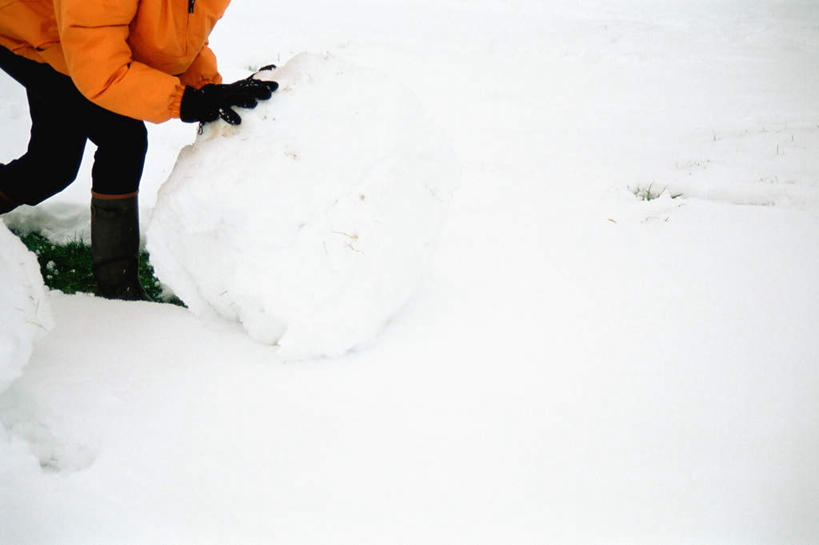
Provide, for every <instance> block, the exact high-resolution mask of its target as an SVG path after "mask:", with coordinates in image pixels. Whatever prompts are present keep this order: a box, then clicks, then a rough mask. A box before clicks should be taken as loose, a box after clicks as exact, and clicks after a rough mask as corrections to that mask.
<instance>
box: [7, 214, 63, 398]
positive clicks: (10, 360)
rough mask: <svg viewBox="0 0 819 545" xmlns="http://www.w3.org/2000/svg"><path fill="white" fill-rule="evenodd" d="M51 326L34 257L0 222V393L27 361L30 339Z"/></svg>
mask: <svg viewBox="0 0 819 545" xmlns="http://www.w3.org/2000/svg"><path fill="white" fill-rule="evenodd" d="M52 327H53V319H52V316H51V308H50V307H49V304H48V300H47V299H46V295H45V286H44V285H43V278H42V276H40V267H39V265H38V264H37V258H36V257H35V256H34V254H33V253H31V252H29V251H28V249H27V248H26V247H25V246H24V245H23V243H22V242H20V239H18V238H17V237H16V236H14V235H13V234H12V233H11V231H9V230H8V228H7V227H6V225H5V224H4V223H3V222H2V221H0V393H1V392H3V391H4V390H5V389H6V388H7V387H8V386H9V384H11V382H12V381H13V380H14V379H16V378H17V377H18V376H19V375H20V372H21V370H22V369H23V367H24V366H25V365H26V363H28V360H29V357H31V350H32V346H33V343H34V341H35V340H36V339H37V338H39V337H40V336H42V335H44V334H45V333H46V332H48V330H50V329H51V328H52Z"/></svg>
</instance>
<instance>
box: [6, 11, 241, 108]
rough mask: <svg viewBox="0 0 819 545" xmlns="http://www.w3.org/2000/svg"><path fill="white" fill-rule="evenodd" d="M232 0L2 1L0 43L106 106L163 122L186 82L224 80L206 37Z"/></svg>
mask: <svg viewBox="0 0 819 545" xmlns="http://www.w3.org/2000/svg"><path fill="white" fill-rule="evenodd" d="M229 1H230V0H188V1H185V0H119V1H117V2H110V1H107V0H5V1H3V0H0V46H3V47H5V48H7V49H9V50H10V51H12V52H13V53H15V54H16V55H20V56H23V57H25V58H28V59H31V60H34V61H37V62H41V63H42V62H45V63H48V64H49V65H51V67H52V68H54V69H55V70H56V71H58V72H60V73H62V74H66V75H69V76H70V77H71V79H72V80H73V81H74V84H75V85H76V86H77V88H78V89H79V90H80V92H81V93H82V94H83V95H84V96H86V97H88V98H89V99H90V100H92V101H93V102H94V103H95V104H97V105H99V106H101V107H103V108H105V109H106V110H110V111H113V112H116V113H119V114H121V115H125V116H128V117H132V118H134V119H140V120H146V121H152V122H155V123H160V122H162V121H166V120H168V119H171V118H174V117H179V108H180V104H181V101H182V96H183V94H184V91H185V86H191V87H194V88H200V87H202V86H203V85H206V84H208V83H216V84H218V83H221V81H222V80H221V77H220V76H219V73H218V70H217V67H216V57H215V56H214V54H213V52H212V51H211V50H210V49H209V48H208V47H207V39H208V35H209V34H210V32H211V30H212V29H213V26H214V25H215V24H216V22H217V21H218V20H219V19H220V18H221V17H222V14H223V13H224V11H225V9H226V8H227V5H228V3H229ZM177 75H178V77H177Z"/></svg>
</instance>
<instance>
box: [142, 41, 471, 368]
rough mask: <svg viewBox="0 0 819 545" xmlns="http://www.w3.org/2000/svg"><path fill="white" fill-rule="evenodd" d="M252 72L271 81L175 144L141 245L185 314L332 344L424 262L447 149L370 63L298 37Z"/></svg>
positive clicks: (444, 186) (357, 338)
mask: <svg viewBox="0 0 819 545" xmlns="http://www.w3.org/2000/svg"><path fill="white" fill-rule="evenodd" d="M256 77H259V78H261V79H269V80H276V81H278V83H279V85H280V88H279V90H278V92H276V93H275V94H274V95H273V98H272V99H271V100H269V101H265V102H262V103H261V104H260V105H259V106H258V107H257V108H256V109H255V110H253V111H250V110H244V111H242V110H240V112H241V115H242V118H243V122H242V124H241V125H240V126H237V127H232V126H230V125H227V124H226V123H224V122H219V123H214V124H210V125H208V126H207V127H206V128H205V130H204V132H203V134H202V135H201V136H199V138H197V140H196V142H195V143H194V144H193V145H191V146H188V147H186V148H185V149H183V150H182V152H181V153H180V155H179V159H178V161H177V164H176V167H175V168H174V170H173V173H172V174H171V177H170V179H169V180H168V182H167V183H166V184H165V185H164V186H163V187H162V188H161V190H160V192H159V197H158V200H157V204H156V207H155V209H154V213H153V217H152V220H151V224H150V230H149V232H148V250H149V251H150V253H151V257H152V261H153V263H154V267H155V268H156V271H157V274H158V276H159V278H160V279H161V280H162V281H163V282H165V283H166V284H167V285H169V286H170V287H171V288H172V289H173V291H174V292H175V293H176V294H177V295H178V296H179V297H181V298H182V300H184V301H185V303H186V304H187V305H188V306H189V307H190V308H191V309H192V310H193V312H195V313H196V314H200V315H205V314H212V313H214V312H215V313H217V314H219V315H221V316H223V317H225V318H228V319H231V320H238V321H240V322H241V323H242V324H243V325H244V327H245V328H246V329H247V331H248V333H249V334H250V335H251V336H252V337H253V338H254V339H257V340H259V341H261V342H264V343H268V344H276V345H278V346H279V349H280V353H281V354H282V355H283V356H285V357H288V358H306V357H312V356H324V355H326V356H335V355H339V354H342V353H344V352H345V351H347V350H349V349H351V348H353V347H355V346H357V345H359V344H361V343H364V342H366V341H368V340H370V339H372V338H373V337H374V336H375V335H376V334H377V333H378V332H379V331H380V330H381V329H382V327H383V326H384V324H385V323H386V322H387V320H389V319H390V318H391V317H392V316H393V315H394V314H395V313H396V312H397V311H398V310H399V309H400V308H401V306H402V305H404V304H405V303H406V301H407V300H408V298H409V296H410V295H411V293H412V291H413V289H414V288H415V287H416V285H417V283H418V281H419V279H420V277H421V275H422V273H423V271H424V270H425V269H426V268H427V267H428V266H429V261H430V257H431V255H432V251H433V250H434V247H435V241H436V239H437V238H438V235H439V232H440V228H441V224H442V220H443V218H444V213H445V211H446V207H447V204H448V203H449V201H450V198H451V192H452V188H453V187H454V185H455V183H456V180H455V177H456V175H457V170H456V165H455V161H454V159H453V157H452V151H451V148H450V147H449V146H447V145H446V142H445V141H444V140H443V139H442V137H440V136H438V133H437V131H436V129H435V127H434V126H433V124H432V123H431V122H430V120H429V119H428V118H427V116H426V115H425V114H424V112H423V109H422V108H421V106H420V103H419V102H418V100H417V98H415V96H414V95H413V94H412V93H411V92H410V91H409V90H408V89H406V88H404V87H403V86H402V85H400V84H397V83H396V82H394V81H393V80H391V79H390V78H388V77H386V76H384V75H382V74H380V73H378V72H376V71H373V70H367V69H364V68H359V67H356V66H354V65H351V64H349V63H346V62H343V61H340V60H338V59H336V58H334V57H332V56H330V55H312V54H307V53H304V54H300V55H298V56H296V57H295V58H294V59H292V60H291V61H289V62H288V63H287V64H286V65H285V66H283V67H282V68H280V69H278V70H274V71H269V70H265V71H262V72H260V73H259V74H258V75H257V76H256Z"/></svg>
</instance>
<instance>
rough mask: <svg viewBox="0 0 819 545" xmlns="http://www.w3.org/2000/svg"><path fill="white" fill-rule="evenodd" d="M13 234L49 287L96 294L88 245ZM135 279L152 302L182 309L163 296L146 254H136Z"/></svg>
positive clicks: (174, 300) (171, 298)
mask: <svg viewBox="0 0 819 545" xmlns="http://www.w3.org/2000/svg"><path fill="white" fill-rule="evenodd" d="M15 234H16V235H17V236H18V237H20V240H22V241H23V244H25V245H26V247H27V248H28V249H29V250H31V251H32V252H34V254H35V255H36V256H37V261H38V262H39V263H40V273H41V274H42V275H43V280H44V281H45V284H46V285H47V286H48V287H49V288H51V289H55V290H60V291H61V292H63V293H92V294H94V295H99V292H98V290H97V283H96V281H95V280H94V273H93V271H92V268H91V247H90V246H88V245H87V244H85V243H84V242H82V241H79V240H78V241H72V242H69V243H68V244H54V243H53V242H51V241H50V240H48V239H47V238H46V237H44V236H43V235H41V234H39V233H29V234H26V235H23V234H20V233H15ZM139 280H140V282H142V287H144V288H145V292H146V293H147V294H148V295H150V296H151V298H152V299H153V300H154V301H157V302H162V303H171V304H174V305H179V306H184V304H183V303H182V301H181V300H179V298H177V297H175V296H166V295H164V294H163V290H162V286H161V285H160V283H159V280H157V278H156V275H155V274H154V268H153V267H152V266H151V264H150V260H149V255H148V252H141V253H140V260H139Z"/></svg>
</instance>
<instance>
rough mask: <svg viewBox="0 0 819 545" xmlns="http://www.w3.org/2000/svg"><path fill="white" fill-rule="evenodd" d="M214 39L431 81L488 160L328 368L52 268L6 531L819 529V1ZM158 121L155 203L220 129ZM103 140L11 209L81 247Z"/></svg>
mask: <svg viewBox="0 0 819 545" xmlns="http://www.w3.org/2000/svg"><path fill="white" fill-rule="evenodd" d="M197 6H198V3H197ZM197 9H198V8H197ZM210 43H211V46H212V47H213V49H214V50H215V51H216V53H217V55H218V57H219V63H220V69H221V71H222V73H223V75H224V77H225V80H226V81H234V80H236V79H239V78H244V77H247V76H248V75H249V74H251V73H252V72H253V71H254V69H255V67H259V66H262V65H265V64H268V63H270V62H274V63H277V64H280V65H284V62H282V61H283V60H285V59H289V58H292V57H293V56H294V55H296V54H297V53H298V52H299V51H305V50H312V51H330V53H331V54H332V55H333V56H337V57H338V58H341V57H343V58H345V59H349V62H350V63H353V64H355V65H358V66H371V67H374V68H375V69H377V70H378V71H380V72H382V73H384V74H388V77H389V79H391V80H397V81H400V82H401V83H402V84H403V85H404V86H406V87H409V88H411V89H412V90H413V91H414V94H415V95H416V96H417V98H418V100H419V101H420V102H421V104H422V106H423V110H424V111H427V112H430V114H431V115H432V117H433V118H434V119H435V120H436V122H438V123H439V124H440V125H442V126H443V127H444V128H445V130H446V132H447V134H448V135H449V136H450V137H451V140H452V143H453V148H454V149H455V152H456V153H457V156H458V157H459V161H460V164H461V166H462V171H463V176H462V182H461V184H460V187H459V189H458V190H457V191H456V192H455V194H454V198H453V200H452V203H451V206H450V208H449V211H448V215H447V220H446V222H445V224H444V228H443V231H442V236H441V238H440V241H439V248H438V251H437V252H436V253H435V255H434V257H433V259H432V266H431V268H430V274H429V276H428V277H427V278H425V279H424V280H423V281H422V282H421V284H420V286H419V289H418V290H417V291H416V292H415V294H414V295H413V296H412V297H411V298H410V300H409V302H408V303H407V304H406V305H405V307H404V309H403V310H402V311H401V312H399V313H398V314H397V315H396V316H395V317H394V318H393V319H392V320H391V322H390V324H389V327H386V328H385V329H384V330H383V333H382V334H381V336H380V337H379V338H378V341H377V342H375V343H372V344H371V345H370V346H369V347H368V349H367V350H358V351H352V352H349V353H347V354H346V355H345V356H343V357H339V358H333V359H317V360H312V361H300V362H297V363H286V362H283V360H282V358H281V357H280V354H279V352H278V351H277V350H274V349H271V347H270V346H267V345H265V344H262V343H258V342H256V341H254V340H253V339H251V338H250V337H249V336H248V335H247V332H246V331H245V330H244V329H243V328H242V327H241V326H240V325H238V324H237V323H234V322H231V321H228V320H223V319H217V320H203V319H201V318H199V317H197V316H195V315H194V314H192V313H191V312H189V311H187V310H185V309H182V308H179V307H175V306H171V305H159V304H149V303H141V302H136V303H129V302H120V301H107V300H103V299H99V298H94V297H90V296H86V295H73V296H67V295H62V294H59V293H49V294H48V297H47V299H48V301H49V302H50V303H51V307H52V310H53V313H54V318H55V327H54V329H53V330H52V331H50V332H49V333H48V334H47V335H46V336H45V337H44V338H42V339H40V340H39V341H37V342H36V343H35V345H34V351H33V353H32V356H31V358H30V360H29V363H28V365H27V366H26V367H25V368H24V369H23V374H22V376H20V378H19V379H17V380H16V381H14V383H13V384H11V386H9V388H8V389H7V390H6V392H5V393H3V394H0V545H89V544H93V545H157V544H166V543H167V544H174V545H224V544H233V543H235V544H237V545H328V544H333V545H438V544H442V545H461V544H464V545H498V544H504V545H506V544H508V545H552V544H556V545H611V544H617V545H783V544H787V545H816V544H817V543H819V517H817V516H816V514H817V513H819V472H817V462H816V461H817V460H818V459H819V365H817V362H819V335H817V331H819V282H817V279H819V236H817V233H819V70H817V69H816V65H817V60H816V59H817V51H819V3H817V2H815V1H814V0H756V1H754V2H749V1H748V0H720V1H718V2H715V1H714V0H584V1H583V2H566V1H565V0H469V1H464V0H410V1H406V2H396V1H395V0H347V1H345V2H338V1H335V0H303V1H301V2H288V3H282V2H269V1H263V0H245V1H243V2H233V3H231V6H230V8H229V9H228V11H227V13H226V14H225V17H224V18H223V19H222V20H221V21H220V22H219V24H218V26H217V27H216V30H215V32H214V33H213V34H212V36H211V40H210ZM319 60H320V59H319ZM282 70H283V69H282ZM356 73H358V72H356ZM280 74H281V72H280ZM325 76H326V77H329V75H327V74H325V75H324V76H322V77H325ZM345 81H346V80H345ZM346 83H347V85H348V87H359V86H358V85H357V83H356V82H355V81H354V80H353V79H352V78H350V81H346ZM379 85H380V84H379ZM301 88H302V90H303V91H304V92H305V93H308V95H309V90H310V86H309V85H302V87H301ZM358 91H361V92H366V90H365V89H358ZM333 92H338V93H343V94H344V93H348V92H352V91H351V90H350V89H348V88H339V89H334V91H333ZM297 93H298V89H297V88H296V87H294V91H293V92H292V93H291V94H290V95H288V94H287V93H286V92H284V88H283V89H282V90H281V91H280V92H279V93H278V94H277V95H276V97H275V98H274V99H273V102H271V104H270V107H269V108H268V109H267V110H259V111H260V112H262V111H267V112H268V113H267V115H268V116H269V119H268V120H267V121H265V122H269V123H270V125H271V131H273V133H274V134H272V135H270V136H267V139H268V140H269V145H270V146H272V147H274V148H275V146H277V145H278V144H277V143H276V142H277V141H276V138H280V137H281V136H282V135H280V134H279V132H280V131H279V127H285V126H287V127H288V134H289V133H290V132H291V131H298V130H304V131H309V132H310V133H311V134H313V135H315V137H316V138H322V136H321V133H322V132H323V131H325V130H334V129H333V128H332V127H330V128H329V129H328V128H327V127H325V126H324V123H323V122H322V121H321V120H320V119H316V118H315V117H313V116H309V115H304V116H301V117H300V119H301V125H308V126H302V127H297V126H296V125H297V124H296V123H291V122H289V121H287V120H286V119H285V120H281V119H280V117H279V116H280V110H281V112H284V111H287V110H288V109H289V108H291V106H289V105H288V101H292V103H293V106H292V108H295V104H296V103H297V102H296V101H298V100H301V99H300V98H299V95H298V94H297ZM0 96H2V97H3V100H0V127H2V129H0V161H4V162H5V161H7V160H9V159H11V158H13V157H15V156H17V155H18V154H20V153H22V152H23V151H25V145H26V136H27V134H28V125H27V122H28V121H27V120H28V116H27V110H26V97H25V92H24V90H23V89H22V87H21V86H19V85H18V84H16V83H15V82H14V81H13V80H11V78H8V77H5V76H4V75H3V74H2V73H0ZM327 99H328V100H333V99H332V96H328V97H327ZM345 100H346V99H345ZM274 104H275V107H274ZM410 107H413V106H410ZM243 113H245V116H244V117H245V121H246V122H247V123H248V125H247V126H244V125H243V127H244V128H245V129H246V128H247V127H252V124H253V123H255V122H256V121H259V122H261V117H260V118H258V119H257V118H256V117H255V115H251V114H250V112H243ZM272 118H276V120H273V119H272ZM370 122H372V123H373V130H375V131H378V130H379V129H378V127H379V123H380V121H379V120H378V119H377V118H375V117H371V118H370ZM213 130H214V131H216V132H214V134H213V135H203V139H204V138H214V139H215V140H220V139H221V140H223V141H232V140H235V139H238V138H241V131H242V130H244V129H241V128H240V130H239V131H237V132H236V134H234V133H232V132H231V131H225V128H224V127H219V126H215V127H213ZM149 131H150V142H151V145H150V150H149V156H148V162H147V164H146V170H145V175H144V177H143V183H142V186H141V192H140V198H141V203H144V204H145V208H146V212H148V211H149V210H147V209H149V208H150V207H151V204H152V203H153V202H154V201H155V199H156V197H157V188H158V187H159V186H160V185H161V184H162V183H163V182H165V181H166V180H167V179H168V176H169V175H170V172H171V170H172V168H173V167H174V164H175V161H176V157H177V155H178V154H179V150H180V149H182V148H183V147H184V146H185V145H188V144H190V143H192V142H193V141H194V139H195V138H196V130H195V128H194V127H193V126H191V125H185V124H182V123H167V124H163V125H158V126H153V125H151V126H149ZM294 134H295V132H294ZM251 140H253V141H255V140H256V139H255V138H254V139H251ZM231 145H232V144H231ZM345 145H347V143H345ZM92 148H93V147H92V146H90V145H89V154H92V153H93V149H92ZM334 150H336V148H335V147H329V148H328V149H324V150H320V153H319V150H318V149H316V148H314V147H312V146H308V145H306V146H305V147H304V148H303V149H301V150H294V151H301V152H302V154H303V153H307V154H308V155H307V157H308V158H309V157H311V155H310V153H315V154H318V155H319V158H320V159H321V160H323V159H324V157H325V154H326V155H327V156H328V163H327V164H328V165H332V164H334V163H333V162H332V161H333V160H335V159H334V158H333V157H332V154H333V153H335V152H334ZM251 151H252V150H251ZM280 151H281V150H280V149H279V152H280ZM254 153H255V152H254ZM219 157H220V159H221V160H222V161H223V162H224V164H221V165H213V164H211V163H208V162H207V161H208V160H207V158H205V157H202V161H203V164H202V165H201V168H197V169H196V170H197V172H201V173H202V174H201V176H202V178H203V181H202V182H201V183H203V184H204V186H205V187H207V188H210V189H213V190H215V191H227V190H225V189H223V188H216V187H215V186H212V185H211V184H209V182H208V180H207V176H206V174H205V173H207V172H208V171H213V170H214V169H215V168H217V166H218V167H220V168H221V167H224V168H225V169H227V167H230V168H233V169H237V171H238V170H241V169H243V168H246V166H245V165H246V161H245V153H244V152H237V153H236V154H235V155H234V156H231V157H225V156H222V155H219ZM254 160H255V159H254ZM272 160H273V157H272V154H271V162H272ZM277 161H278V162H277V165H278V166H277V167H275V168H284V167H283V164H290V165H291V168H292V169H293V171H294V172H295V171H296V161H295V160H293V159H290V158H288V157H279V158H278V159H277ZM288 161H291V163H288ZM339 162H340V161H339ZM310 164H311V165H315V162H314V161H312V160H311V161H310ZM305 166H306V165H303V166H302V168H304V167H305ZM89 167H90V162H87V163H85V164H84V165H83V168H82V174H81V178H80V180H78V181H77V182H76V183H75V184H73V186H72V187H71V188H70V189H69V190H68V191H66V192H64V193H62V194H60V195H59V196H58V197H56V198H55V199H53V200H52V201H49V202H47V203H43V204H42V205H40V206H38V207H36V208H35V210H34V211H25V210H24V211H21V212H19V213H17V212H15V213H13V214H11V216H13V218H6V219H7V220H9V219H12V220H13V223H14V225H15V226H17V227H18V228H26V229H28V228H31V227H39V228H40V229H44V230H45V231H46V232H47V233H49V236H50V237H56V238H58V239H62V238H63V236H65V237H66V238H67V239H69V240H70V239H71V238H72V236H73V235H74V233H72V232H68V233H62V232H61V231H63V230H65V229H72V228H74V227H77V228H79V229H80V230H81V231H83V230H84V229H87V219H85V220H83V219H82V217H83V215H84V217H85V218H87V214H88V200H89V195H88V193H89V188H90V181H89V178H88V173H89V170H90V169H89ZM191 168H194V167H191ZM270 168H274V167H270ZM261 170H263V169H261ZM261 170H260V172H259V174H261V173H263V172H261ZM235 183H239V184H241V183H254V182H253V181H247V182H245V181H242V180H237V181H236V182H235ZM276 183H277V182H276V180H271V181H270V185H271V186H273V187H275V184H276ZM282 183H283V182H282ZM323 190H324V189H322V191H323ZM272 191H273V190H272V189H271V192H272ZM289 191H298V189H297V188H292V187H288V191H287V192H284V191H281V192H280V191H278V190H276V199H286V198H288V196H287V195H285V194H284V193H288V192H289ZM220 194H221V193H220ZM265 195H267V193H265ZM227 202H228V204H229V205H230V206H235V203H234V202H233V201H232V200H231V199H230V198H227ZM365 202H366V201H365ZM270 203H271V205H273V206H276V201H275V200H270ZM427 204H429V203H427ZM58 205H66V206H68V205H75V206H76V208H77V210H78V213H76V214H74V213H71V212H70V210H69V209H68V208H64V209H61V207H60V206H58ZM246 206H255V202H251V203H249V204H246ZM35 212H36V213H35ZM80 212H81V213H80ZM219 213H220V214H222V213H224V212H223V211H221V212H219ZM425 213H426V209H425V210H423V211H421V212H419V214H418V221H419V223H420V222H422V221H425V220H426V219H427V218H425V217H424V215H423V214H425ZM231 217H232V219H236V218H239V216H238V215H236V216H231ZM265 217H266V218H267V219H265V220H262V219H261V218H259V219H256V218H254V219H253V221H260V222H261V221H268V222H270V221H276V218H275V217H274V216H272V215H271V216H265ZM192 221H194V222H197V223H198V222H200V221H201V222H204V223H203V226H202V229H203V230H208V229H211V230H212V229H213V224H212V222H210V220H209V219H208V218H204V217H202V216H196V217H195V218H194V219H193V220H192ZM242 221H244V218H243V217H242ZM81 223H82V225H80V224H81ZM72 225H73V226H74V227H72ZM197 227H198V226H197V225H180V227H179V228H180V229H188V230H190V231H191V232H193V231H195V230H196V228H197ZM346 228H347V227H346V226H345V228H344V229H345V232H348V231H346ZM84 232H85V231H83V232H82V233H80V235H79V236H84V234H83V233H84ZM227 232H230V229H224V230H219V231H218V234H224V233H227ZM362 232H363V230H362ZM338 236H339V237H341V235H338ZM193 238H195V237H193ZM214 239H215V241H214V244H216V245H221V244H222V242H220V241H219V240H218V237H217V236H214ZM331 240H333V239H332V238H331ZM361 240H362V241H363V240H364V239H363V237H362V238H361ZM337 242H339V243H341V242H342V241H341V240H339V241H337ZM200 243H201V242H200ZM237 243H238V244H242V242H241V241H237ZM354 246H355V244H354ZM357 247H359V248H360V246H357ZM348 251H351V250H349V249H348ZM231 255H234V254H231ZM342 255H346V254H342ZM219 258H220V257H219V256H218V255H216V252H213V255H212V256H208V259H207V261H210V260H211V259H219ZM202 266H203V267H206V266H208V264H207V263H203V264H202ZM181 270H182V267H180V268H179V271H181ZM215 276H216V277H217V278H216V279H215V280H217V281H219V282H222V283H224V284H227V282H228V281H226V280H224V279H223V278H221V277H220V275H215ZM260 281H263V279H262V280H260ZM191 285H193V282H191ZM197 296H198V297H201V296H199V295H197ZM204 304H205V303H203V306H204ZM207 305H210V303H207ZM214 312H215V311H214Z"/></svg>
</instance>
